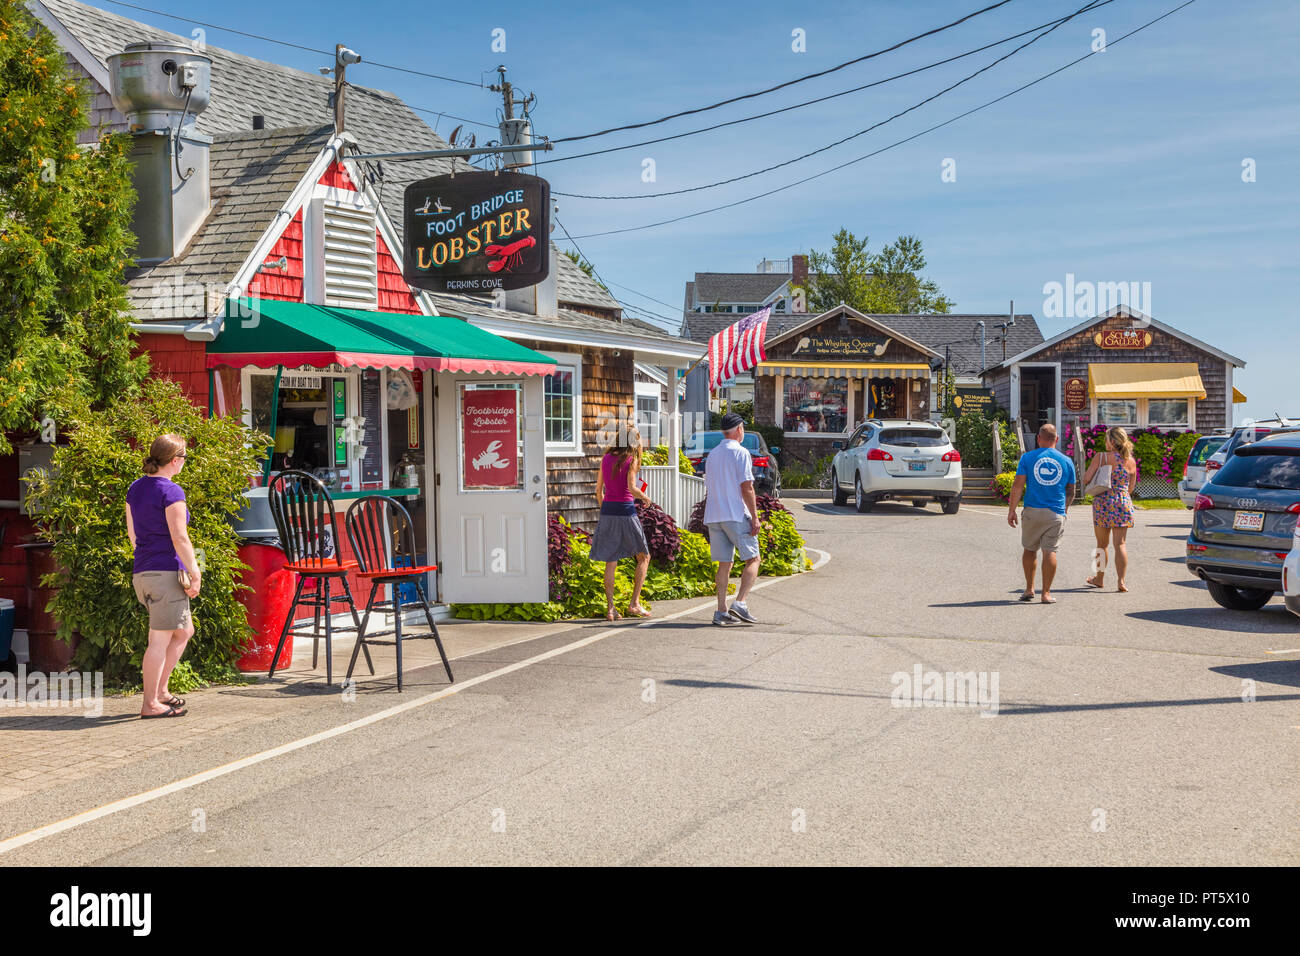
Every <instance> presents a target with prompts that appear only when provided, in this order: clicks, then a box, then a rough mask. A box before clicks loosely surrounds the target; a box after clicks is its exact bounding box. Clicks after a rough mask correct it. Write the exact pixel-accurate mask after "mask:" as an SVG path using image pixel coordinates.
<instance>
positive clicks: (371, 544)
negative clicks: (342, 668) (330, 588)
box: [344, 495, 456, 692]
mask: <svg viewBox="0 0 1300 956" xmlns="http://www.w3.org/2000/svg"><path fill="white" fill-rule="evenodd" d="M344 525H345V527H346V528H347V532H348V540H349V541H350V542H351V543H352V553H353V554H355V555H356V556H357V561H358V563H359V564H360V565H361V570H360V571H359V572H358V573H357V576H358V577H360V578H364V579H367V580H369V581H370V582H371V583H370V596H369V597H368V598H367V599H366V613H365V617H363V618H362V620H361V637H360V638H359V639H358V640H357V646H356V647H355V648H354V649H353V651H352V661H351V663H349V664H348V677H349V678H351V677H352V668H353V667H355V666H356V663H357V652H358V651H361V650H364V649H365V646H366V645H367V644H369V643H371V641H370V638H371V637H383V636H386V635H389V634H392V635H394V637H393V643H394V644H395V645H396V647H397V689H398V691H399V692H400V691H401V689H402V585H403V584H404V583H406V582H410V583H412V584H414V585H415V593H416V594H417V595H418V596H419V600H418V601H411V602H407V603H408V606H409V605H411V604H416V603H418V604H419V605H420V607H422V608H423V609H424V616H425V619H426V620H427V621H428V622H429V630H430V631H432V632H433V639H434V641H435V642H436V643H437V645H438V654H439V656H440V657H442V666H443V667H445V668H446V669H447V680H449V681H451V682H452V683H455V681H456V678H455V677H453V676H452V673H451V664H449V663H447V651H446V650H445V649H444V648H443V646H442V638H441V637H439V636H438V625H436V624H434V623H433V610H432V609H431V608H430V607H429V597H428V595H427V594H425V591H424V584H423V582H422V580H421V579H422V578H423V576H424V575H425V574H426V573H427V572H429V571H436V570H438V566H437V565H436V564H425V565H417V564H416V563H415V559H416V552H415V525H414V523H413V522H412V521H411V516H410V514H409V513H408V512H407V510H406V508H404V507H403V506H402V504H401V502H399V501H397V500H396V499H393V498H390V497H388V496H387V495H366V496H365V497H363V498H358V499H357V500H356V501H354V502H353V503H352V506H351V507H350V508H348V513H347V516H346V518H345V519H344ZM399 561H403V562H404V563H402V564H398V562H399ZM386 584H388V585H392V588H393V596H392V598H391V599H389V600H378V601H376V600H375V595H376V593H377V592H378V591H379V589H380V588H381V587H383V586H384V585H386ZM386 609H387V610H391V611H392V615H393V629H392V630H385V631H376V632H375V633H374V634H373V635H371V634H369V633H368V632H367V631H366V625H368V624H369V623H370V612H371V611H373V610H386ZM384 643H387V642H384ZM369 653H370V652H369V651H366V655H367V660H369ZM374 672H375V669H374V667H373V666H372V667H371V668H370V673H372V674H373V673H374Z"/></svg>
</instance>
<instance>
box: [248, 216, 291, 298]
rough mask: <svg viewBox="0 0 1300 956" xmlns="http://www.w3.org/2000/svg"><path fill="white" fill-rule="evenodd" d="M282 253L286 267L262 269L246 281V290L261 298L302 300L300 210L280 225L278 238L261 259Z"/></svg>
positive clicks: (266, 260) (271, 258)
mask: <svg viewBox="0 0 1300 956" xmlns="http://www.w3.org/2000/svg"><path fill="white" fill-rule="evenodd" d="M281 256H284V257H285V259H286V260H287V261H288V263H289V266H288V268H287V269H265V270H263V271H262V272H259V273H258V274H257V278H255V279H254V280H253V282H252V283H251V284H250V291H251V292H252V293H253V294H254V295H255V296H257V297H259V298H263V299H278V300H280V301H282V302H301V301H303V287H302V277H303V271H302V270H303V264H302V210H301V209H299V210H298V212H297V213H295V214H294V217H293V220H292V221H291V222H290V223H289V224H288V225H287V226H285V227H284V232H282V233H280V238H279V239H277V240H276V241H275V245H274V246H272V247H271V251H270V252H268V253H267V254H266V258H265V259H263V260H262V261H263V262H274V261H275V260H276V259H279V258H280V257H281Z"/></svg>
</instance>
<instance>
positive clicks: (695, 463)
mask: <svg viewBox="0 0 1300 956" xmlns="http://www.w3.org/2000/svg"><path fill="white" fill-rule="evenodd" d="M702 461H704V459H703V458H692V459H691V465H692V466H695V467H698V466H699V464H700V462H702Z"/></svg>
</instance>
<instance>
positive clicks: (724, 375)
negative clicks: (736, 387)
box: [709, 305, 772, 392]
mask: <svg viewBox="0 0 1300 956" xmlns="http://www.w3.org/2000/svg"><path fill="white" fill-rule="evenodd" d="M771 317H772V307H771V306H770V305H766V306H764V307H763V308H761V309H759V310H758V311H757V312H754V313H751V314H750V315H747V316H745V317H744V318H743V319H741V320H740V321H739V322H737V323H735V324H734V325H729V326H727V328H725V329H723V330H722V331H721V332H719V333H718V334H717V335H715V336H713V338H711V339H709V391H711V392H716V391H717V390H718V386H719V385H721V384H722V383H723V382H725V381H727V380H728V379H730V378H735V377H736V376H737V375H739V374H740V373H741V372H748V371H749V370H750V369H751V368H753V367H754V366H755V365H757V364H758V363H759V362H762V361H764V360H765V359H766V358H767V350H766V349H765V347H764V340H765V339H766V338H767V320H768V319H770V318H771Z"/></svg>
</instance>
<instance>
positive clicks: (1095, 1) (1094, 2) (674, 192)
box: [557, 0, 1109, 199]
mask: <svg viewBox="0 0 1300 956" xmlns="http://www.w3.org/2000/svg"><path fill="white" fill-rule="evenodd" d="M1103 2H1109V0H1090V2H1089V3H1086V4H1084V5H1083V6H1082V7H1080V8H1079V9H1078V10H1076V11H1074V13H1072V14H1070V15H1069V16H1068V17H1065V18H1064V19H1062V20H1060V21H1059V22H1057V23H1055V24H1054V25H1052V26H1050V27H1048V28H1047V29H1046V30H1044V31H1043V32H1042V33H1039V34H1038V35H1037V36H1035V37H1033V38H1031V39H1029V40H1026V41H1025V42H1024V43H1022V44H1020V46H1018V47H1016V48H1015V49H1014V50H1012V51H1010V52H1009V53H1004V54H1002V56H1000V57H998V58H997V59H996V60H994V61H993V62H992V63H988V64H986V65H984V66H982V67H980V68H979V69H978V70H976V71H975V72H974V73H969V74H967V75H966V76H964V77H962V78H961V79H960V80H958V81H957V82H956V83H953V84H952V85H951V86H947V87H944V88H943V89H942V90H940V91H939V92H938V93H935V94H934V95H932V96H928V97H926V98H925V99H923V100H921V102H919V103H913V104H912V105H911V106H909V107H908V108H907V109H905V110H900V111H899V112H897V113H895V114H894V115H893V116H891V117H889V118H888V119H883V120H881V121H880V122H878V123H872V124H871V125H870V126H868V127H867V128H866V129H860V130H858V131H857V132H856V133H850V134H849V135H848V136H845V137H843V138H842V139H837V140H836V141H835V142H833V143H827V144H826V145H825V146H820V147H818V148H817V149H814V150H810V151H808V152H806V153H803V154H802V155H800V156H795V157H794V158H793V159H787V160H785V161H783V162H780V163H774V164H773V165H771V166H765V167H763V168H762V169H756V170H754V171H753V172H748V173H742V174H741V175H739V176H730V177H728V178H727V179H719V180H718V181H717V182H713V183H705V184H704V185H702V186H687V187H685V188H684V189H669V190H665V191H664V192H658V193H643V194H641V195H628V196H589V195H582V194H578V193H557V195H560V196H567V197H569V198H572V199H659V198H662V197H664V196H680V195H682V194H683V193H693V192H699V191H700V190H702V189H715V188H717V187H718V186H725V185H727V184H729V183H735V182H740V181H741V180H743V179H752V178H753V177H755V176H761V175H763V174H764V173H770V172H772V171H773V170H776V169H781V168H783V167H785V166H792V165H794V164H795V163H798V162H802V161H803V160H805V159H810V158H812V157H813V156H816V155H818V154H820V153H824V152H826V151H828V150H831V149H834V148H835V147H836V146H843V145H844V144H845V143H847V142H849V141H850V140H854V139H857V138H858V137H859V136H865V135H866V134H867V133H870V132H871V131H872V130H876V129H879V128H880V127H882V126H885V125H887V124H889V123H892V122H893V121H894V120H896V119H898V118H899V117H902V116H906V115H907V114H908V113H911V112H912V111H913V110H918V109H920V108H921V107H922V106H925V105H926V104H927V103H932V102H934V101H935V100H937V99H938V98H939V97H941V96H943V95H944V94H946V93H951V92H952V91H953V90H955V89H957V87H959V86H961V85H962V84H964V83H968V82H970V81H971V80H973V79H975V77H977V76H979V75H980V74H981V73H986V72H988V71H989V70H991V69H993V68H994V67H995V66H997V65H998V64H999V63H1002V62H1003V61H1005V60H1009V59H1010V58H1011V57H1013V56H1015V55H1016V54H1017V53H1019V52H1020V51H1021V50H1023V49H1025V48H1026V47H1028V46H1031V45H1033V44H1035V43H1037V42H1038V41H1039V40H1041V39H1042V38H1043V37H1045V36H1047V35H1048V34H1049V33H1051V32H1052V31H1054V30H1056V29H1057V28H1059V27H1061V26H1062V25H1064V24H1065V23H1067V22H1069V21H1070V20H1073V19H1074V18H1075V17H1077V16H1081V15H1082V14H1084V13H1087V12H1088V11H1089V10H1093V9H1095V8H1096V7H1098V6H1100V5H1101V4H1102V3H1103Z"/></svg>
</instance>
